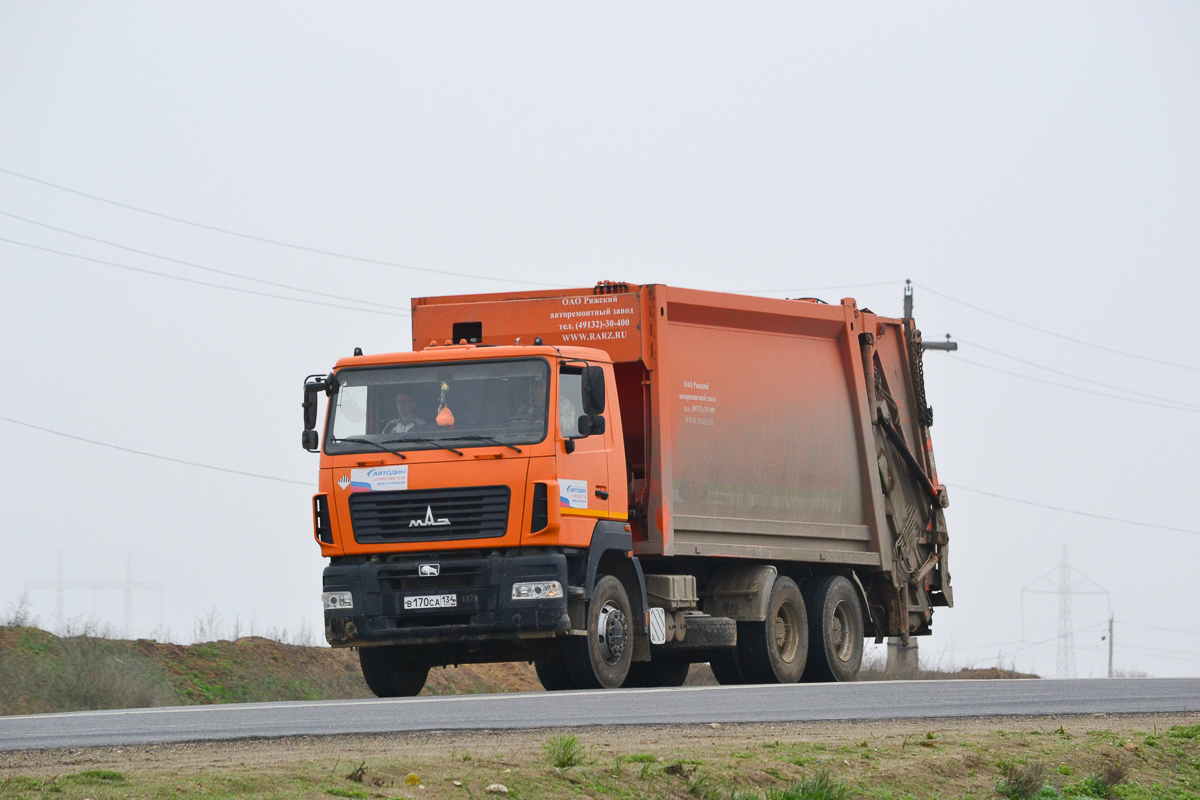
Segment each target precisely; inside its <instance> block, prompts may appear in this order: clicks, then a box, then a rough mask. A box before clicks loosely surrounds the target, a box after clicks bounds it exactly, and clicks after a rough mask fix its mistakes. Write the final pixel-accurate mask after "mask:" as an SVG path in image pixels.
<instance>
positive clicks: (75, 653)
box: [0, 626, 1037, 714]
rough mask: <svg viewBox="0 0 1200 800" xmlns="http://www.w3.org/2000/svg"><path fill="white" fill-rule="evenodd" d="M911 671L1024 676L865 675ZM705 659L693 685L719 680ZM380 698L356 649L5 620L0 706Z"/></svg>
mask: <svg viewBox="0 0 1200 800" xmlns="http://www.w3.org/2000/svg"><path fill="white" fill-rule="evenodd" d="M891 677H908V678H913V679H919V680H930V679H936V678H1024V677H1029V678H1033V677H1037V676H1035V675H1024V674H1021V673H1016V672H1010V671H1007V670H997V669H987V670H962V671H959V672H931V671H921V672H918V673H915V674H913V675H909V676H889V675H887V674H886V673H884V672H883V671H882V670H880V669H877V668H874V667H871V666H868V667H867V668H865V669H864V671H863V675H862V678H863V679H864V680H885V679H888V678H891ZM715 683H716V680H715V679H714V678H713V675H712V670H710V669H709V668H708V666H707V665H705V664H695V665H693V666H692V671H691V674H690V675H689V676H688V681H687V684H688V685H689V686H708V685H712V684H715ZM541 690H542V686H541V684H540V683H539V682H538V679H537V675H536V673H535V672H534V670H533V666H532V665H531V664H527V663H523V662H516V663H505V664H470V665H463V666H459V667H440V668H437V669H434V670H431V671H430V673H429V681H428V682H427V683H426V685H425V689H424V691H423V692H422V694H427V695H444V694H475V693H500V692H537V691H541ZM367 697H373V695H372V694H371V691H370V690H369V689H368V688H367V685H366V683H365V682H364V681H363V679H362V674H361V672H360V671H359V667H358V654H357V653H356V652H354V651H352V650H333V649H330V648H328V647H307V646H302V645H294V644H284V643H282V642H277V641H273V640H271V639H264V638H261V637H255V636H250V637H245V638H241V639H237V640H236V641H215V642H204V643H202V644H192V645H179V644H167V643H162V642H154V641H150V640H148V639H138V640H137V641H124V640H120V639H105V638H97V637H89V636H73V637H66V638H61V637H58V636H55V635H54V634H52V633H48V632H46V631H43V630H40V629H38V628H29V627H16V626H0V714H34V713H42V712H52V711H80V710H89V709H101V708H136V707H146V706H162V705H194V704H207V703H254V702H268V701H272V700H342V699H351V698H367Z"/></svg>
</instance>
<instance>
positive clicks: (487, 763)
mask: <svg viewBox="0 0 1200 800" xmlns="http://www.w3.org/2000/svg"><path fill="white" fill-rule="evenodd" d="M500 786H503V788H504V791H501V790H500V788H499V787H500ZM488 787H493V788H492V790H491V791H490V792H489V791H488ZM1106 796H1111V797H1119V798H1128V799H1129V800H1142V799H1143V798H1145V799H1146V800H1159V799H1160V798H1161V799H1164V800H1176V799H1177V798H1178V799H1180V800H1182V798H1196V797H1200V716H1198V715H1182V716H1181V715H1174V716H1143V717H1136V718H1133V717H1123V718H1122V717H1066V718H1053V719H1051V718H1037V719H1003V720H958V721H944V720H942V721H932V720H927V721H908V722H890V723H888V722H884V723H880V722H874V723H867V722H860V723H805V724H794V725H731V726H725V727H720V726H716V727H712V726H658V727H643V728H608V729H604V728H591V729H578V730H572V731H557V732H548V731H540V732H530V731H521V732H505V733H487V732H482V733H433V734H419V735H416V734H414V735H394V736H370V737H338V738H330V739H320V738H311V739H288V740H271V741H249V742H232V743H206V744H196V745H178V746H160V747H149V748H107V749H89V750H73V751H57V752H52V751H30V752H26V753H17V754H0V798H3V799H4V800H8V799H9V798H12V800H43V799H44V798H64V800H65V798H90V799H91V800H126V798H155V799H158V798H161V799H162V800H191V798H225V797H230V798H232V797H239V798H264V800H267V799H268V798H270V799H271V800H276V799H278V800H292V799H293V798H294V799H295V800H329V798H331V797H340V798H357V799H359V800H389V799H390V798H400V797H405V798H470V799H473V798H489V797H514V798H528V800H549V799H550V798H560V797H578V798H621V799H622V800H633V799H634V798H679V799H680V800H683V799H685V798H701V800H718V799H719V800H798V799H799V798H804V800H849V799H850V798H868V799H869V800H901V798H914V800H916V799H917V798H920V799H921V800H924V799H925V798H939V799H940V798H1002V797H1008V798H1012V800H1026V798H1039V799H1040V800H1054V799H1055V798H1075V797H1079V798H1083V797H1097V798H1098V797H1106Z"/></svg>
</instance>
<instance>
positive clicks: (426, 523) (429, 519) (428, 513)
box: [408, 506, 450, 528]
mask: <svg viewBox="0 0 1200 800" xmlns="http://www.w3.org/2000/svg"><path fill="white" fill-rule="evenodd" d="M449 524H450V520H448V519H446V518H445V517H439V518H438V519H436V520H435V519H434V518H433V506H425V519H413V520H409V522H408V527H410V528H429V527H432V526H434V525H449Z"/></svg>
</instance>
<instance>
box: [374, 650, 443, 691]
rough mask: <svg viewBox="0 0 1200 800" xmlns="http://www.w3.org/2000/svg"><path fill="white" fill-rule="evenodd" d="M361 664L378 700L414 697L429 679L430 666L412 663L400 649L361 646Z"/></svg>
mask: <svg viewBox="0 0 1200 800" xmlns="http://www.w3.org/2000/svg"><path fill="white" fill-rule="evenodd" d="M358 664H359V666H360V667H361V668H362V674H363V678H364V679H365V680H366V682H367V687H368V688H370V690H371V691H372V692H374V693H375V696H376V697H412V696H413V695H415V694H417V693H418V692H420V691H421V689H423V688H425V679H426V678H428V677H429V667H428V666H426V665H424V664H415V663H413V662H412V661H410V660H409V659H408V658H406V657H405V653H404V651H403V650H402V649H401V648H399V647H361V648H359V650H358Z"/></svg>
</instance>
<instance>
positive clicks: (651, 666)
mask: <svg viewBox="0 0 1200 800" xmlns="http://www.w3.org/2000/svg"><path fill="white" fill-rule="evenodd" d="M691 669H692V665H691V663H690V662H688V661H679V660H678V659H674V658H668V657H660V658H656V659H654V660H653V661H638V662H637V663H635V664H631V665H630V666H629V674H628V675H627V676H626V677H625V682H624V683H622V684H621V686H622V687H623V688H626V689H653V688H657V687H668V686H683V684H684V681H686V680H687V676H688V672H690V671H691Z"/></svg>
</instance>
